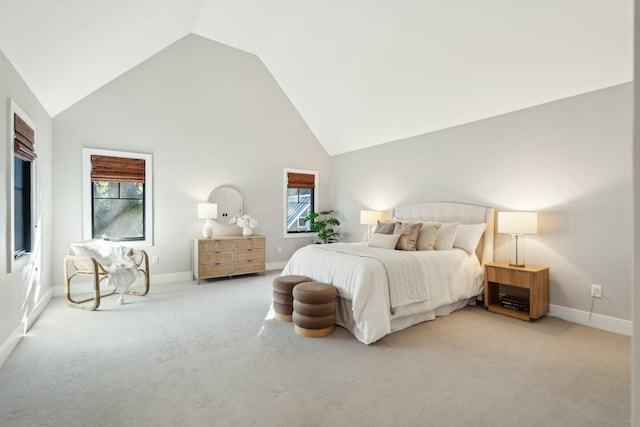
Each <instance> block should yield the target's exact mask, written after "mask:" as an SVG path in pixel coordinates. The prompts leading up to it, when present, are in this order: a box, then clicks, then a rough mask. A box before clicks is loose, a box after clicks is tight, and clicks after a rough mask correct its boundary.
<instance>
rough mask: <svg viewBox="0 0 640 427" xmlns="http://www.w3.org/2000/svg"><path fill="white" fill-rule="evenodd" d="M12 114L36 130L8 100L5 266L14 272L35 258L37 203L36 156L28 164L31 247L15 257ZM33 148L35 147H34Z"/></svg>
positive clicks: (16, 106) (29, 120) (31, 120)
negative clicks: (7, 229)
mask: <svg viewBox="0 0 640 427" xmlns="http://www.w3.org/2000/svg"><path fill="white" fill-rule="evenodd" d="M14 114H17V115H18V116H20V118H21V119H22V120H24V122H25V123H26V124H27V125H29V126H30V127H31V129H33V131H34V132H36V131H37V129H36V125H35V122H34V121H33V119H32V118H31V117H29V115H28V114H27V113H26V112H25V111H24V110H23V109H22V108H20V106H19V105H18V104H17V103H16V102H15V101H14V100H13V99H11V100H10V105H9V125H8V126H7V130H8V131H9V134H8V141H9V143H8V144H7V145H8V146H9V156H8V159H7V161H8V163H9V167H8V171H9V180H8V181H9V182H8V184H9V192H8V194H9V203H8V204H7V205H8V206H7V207H8V210H9V212H8V218H9V234H10V236H11V237H10V239H9V242H8V243H9V248H8V250H7V257H8V258H9V260H8V262H7V266H8V267H9V268H8V270H9V273H14V272H16V271H19V270H21V269H23V268H24V267H25V266H27V265H29V264H31V263H32V262H33V261H34V259H35V251H34V248H35V247H36V229H37V226H38V225H37V224H38V221H37V212H38V205H37V198H36V192H37V182H38V180H37V169H38V166H37V158H36V159H33V160H31V161H30V162H29V163H31V166H30V171H29V172H30V183H29V199H30V204H31V206H30V209H29V212H30V221H29V223H30V226H29V229H30V231H31V236H30V243H31V247H30V248H29V250H28V251H25V252H23V253H21V254H20V255H19V256H17V257H16V254H15V245H16V235H15V224H16V222H15V221H16V218H15V191H14V190H15V166H14V161H15V160H14V159H15V148H14V135H15V122H14ZM34 150H35V147H34Z"/></svg>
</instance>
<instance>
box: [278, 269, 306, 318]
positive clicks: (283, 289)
mask: <svg viewBox="0 0 640 427" xmlns="http://www.w3.org/2000/svg"><path fill="white" fill-rule="evenodd" d="M303 282H311V279H310V278H308V277H306V276H293V275H292V276H279V277H276V278H275V279H273V311H274V314H275V318H276V319H278V320H281V321H283V322H291V321H293V319H292V316H291V314H292V313H293V295H291V291H292V290H293V288H294V286H296V285H297V284H299V283H303Z"/></svg>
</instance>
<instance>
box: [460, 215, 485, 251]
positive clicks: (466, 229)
mask: <svg viewBox="0 0 640 427" xmlns="http://www.w3.org/2000/svg"><path fill="white" fill-rule="evenodd" d="M486 229H487V224H486V223H482V224H460V225H459V226H458V230H457V231H456V237H455V239H454V241H453V247H454V248H460V249H464V250H465V251H467V252H468V253H469V255H471V254H472V253H474V252H475V251H476V248H477V247H478V243H479V242H480V238H481V237H482V234H483V233H484V230H486Z"/></svg>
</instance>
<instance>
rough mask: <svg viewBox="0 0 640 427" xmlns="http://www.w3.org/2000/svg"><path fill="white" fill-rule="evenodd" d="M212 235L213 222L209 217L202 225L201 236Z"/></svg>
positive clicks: (207, 236)
mask: <svg viewBox="0 0 640 427" xmlns="http://www.w3.org/2000/svg"><path fill="white" fill-rule="evenodd" d="M212 235H213V222H211V220H210V219H208V220H206V221H205V223H204V227H203V228H202V237H205V238H207V239H208V238H209V237H211V236H212Z"/></svg>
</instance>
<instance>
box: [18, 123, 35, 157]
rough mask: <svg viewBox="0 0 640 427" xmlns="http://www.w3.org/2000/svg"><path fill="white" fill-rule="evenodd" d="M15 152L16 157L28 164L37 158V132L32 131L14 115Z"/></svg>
mask: <svg viewBox="0 0 640 427" xmlns="http://www.w3.org/2000/svg"><path fill="white" fill-rule="evenodd" d="M13 129H14V131H15V133H14V135H13V152H14V155H15V156H16V157H18V158H19V159H22V160H24V161H26V162H31V161H33V160H35V158H36V149H35V143H36V141H35V131H34V130H33V129H31V126H29V125H28V124H27V123H26V122H25V121H24V120H22V119H21V118H20V116H18V115H17V114H15V113H14V114H13Z"/></svg>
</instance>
